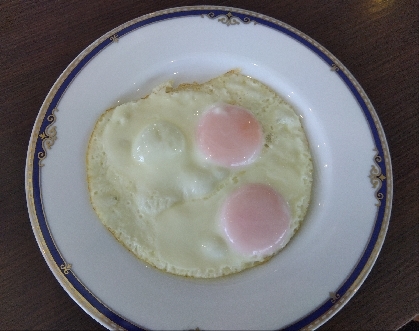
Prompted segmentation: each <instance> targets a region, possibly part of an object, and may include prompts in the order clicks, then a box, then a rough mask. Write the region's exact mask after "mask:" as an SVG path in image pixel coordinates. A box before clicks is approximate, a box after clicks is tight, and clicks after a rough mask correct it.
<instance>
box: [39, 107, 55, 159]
mask: <svg viewBox="0 0 419 331" xmlns="http://www.w3.org/2000/svg"><path fill="white" fill-rule="evenodd" d="M56 111H58V108H57V107H55V108H54V109H53V110H52V112H51V115H49V116H48V117H47V120H48V122H51V123H50V124H48V126H47V127H46V128H45V131H44V132H42V133H40V134H39V138H41V140H42V149H43V150H44V151H43V152H38V158H39V166H40V167H43V166H44V164H43V163H42V161H43V160H44V159H45V158H46V157H47V148H48V149H51V147H52V145H54V142H55V140H57V128H56V127H55V126H52V125H53V124H54V123H55V119H56V117H55V114H54V113H55V112H56Z"/></svg>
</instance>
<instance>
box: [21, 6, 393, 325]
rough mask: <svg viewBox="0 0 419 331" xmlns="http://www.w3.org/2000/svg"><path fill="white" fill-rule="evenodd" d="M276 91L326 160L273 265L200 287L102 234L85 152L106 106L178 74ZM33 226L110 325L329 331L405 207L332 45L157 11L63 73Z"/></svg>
mask: <svg viewBox="0 0 419 331" xmlns="http://www.w3.org/2000/svg"><path fill="white" fill-rule="evenodd" d="M234 68H240V69H241V70H242V73H244V74H246V75H249V76H251V77H254V78H256V79H258V80H260V81H262V82H263V83H265V84H267V85H269V86H270V87H271V88H273V89H274V90H276V91H277V92H278V93H279V94H280V95H282V96H283V97H284V98H285V99H287V100H288V101H289V102H290V103H291V104H292V105H293V106H294V108H295V109H296V111H297V113H298V114H299V115H300V116H301V121H302V123H303V126H304V128H305V130H306V133H307V136H308V140H309V144H310V148H311V152H312V155H313V161H314V167H315V172H314V186H313V194H312V201H311V205H310V208H309V211H308V214H307V217H306V219H305V221H304V224H303V226H302V227H301V229H300V230H299V232H298V233H297V235H296V236H295V237H294V238H293V240H292V241H291V242H290V243H289V245H288V246H287V247H286V248H285V249H284V250H283V251H281V252H280V253H279V254H278V255H277V256H275V257H274V258H273V259H271V260H270V261H269V262H268V263H265V264H263V265H261V266H258V267H255V268H252V269H250V270H247V271H245V272H242V273H239V274H236V275H233V276H229V277H222V278H219V279H212V280H199V279H187V278H182V277H177V276H173V275H169V274H166V273H164V272H161V271H158V270H156V269H154V268H152V267H150V266H149V265H147V264H145V263H143V262H141V261H139V260H138V259H136V258H135V257H134V255H133V254H131V253H130V252H129V251H127V250H126V249H125V248H123V246H122V245H120V244H119V243H118V242H117V241H116V240H115V239H114V237H113V236H112V235H111V234H110V233H109V232H108V231H107V230H106V229H105V227H104V226H102V224H101V222H100V221H99V219H98V218H97V216H96V214H95V213H94V211H93V209H92V207H91V205H90V202H89V194H88V190H87V182H86V166H85V155H86V148H87V142H88V139H89V136H90V133H91V131H92V129H93V126H94V124H95V122H96V120H97V118H98V117H99V116H100V114H101V113H102V112H104V111H105V110H106V109H108V108H110V107H114V106H116V105H118V104H119V103H122V102H125V101H128V100H135V99H138V98H140V97H142V96H144V95H146V94H148V93H150V92H151V89H152V88H153V87H154V86H156V85H158V84H160V83H162V82H165V81H167V80H169V79H172V80H174V81H175V83H182V82H193V81H198V82H203V81H206V80H208V79H210V78H213V77H216V76H217V75H219V74H222V73H224V72H226V71H228V70H230V69H234ZM26 190H27V201H28V209H29V214H30V218H31V222H32V227H33V230H34V233H35V237H36V239H37V241H38V244H39V247H40V249H41V251H42V253H43V255H44V257H45V260H46V262H47V263H48V265H49V267H50V268H51V270H52V272H53V273H54V275H55V276H56V278H57V279H58V281H59V282H60V283H61V285H62V286H63V287H64V289H65V290H66V291H67V292H68V294H69V295H70V296H71V297H72V298H73V299H74V300H75V301H76V302H77V303H78V304H79V305H80V306H81V307H82V308H83V309H84V310H85V311H86V312H87V313H88V314H90V315H91V316H92V317H93V318H95V319H96V320H97V321H99V322H100V323H102V324H103V325H104V326H106V327H108V328H121V327H122V328H126V329H137V328H141V327H144V328H147V329H159V330H162V329H171V330H173V329H195V328H199V329H204V330H205V329H211V330H215V329H222V330H226V329H242V330H244V329H251V330H256V329H280V328H287V327H288V328H290V329H297V328H310V329H312V328H316V327H318V326H319V325H321V324H322V323H324V322H325V321H326V320H328V319H329V318H330V317H331V316H333V315H334V314H335V313H336V312H337V311H338V310H339V309H340V308H342V306H343V305H344V304H345V303H347V302H348V300H349V299H350V298H351V297H352V295H353V294H354V293H355V292H356V291H357V289H358V288H359V286H360V285H361V283H362V282H363V281H364V279H365V278H366V277H367V274H368V273H369V271H370V270H371V268H372V265H373V264H374V262H375V260H376V258H377V256H378V254H379V251H380V248H381V246H382V244H383V241H384V237H385V233H386V230H387V227H388V222H389V217H390V210H391V201H392V174H391V163H390V156H389V151H388V147H387V143H386V140H385V136H384V132H383V129H382V127H381V124H380V122H379V120H378V118H377V115H376V113H375V111H374V109H373V107H372V105H371V103H370V101H369V100H368V98H367V96H366V95H365V93H364V91H363V90H362V88H361V87H360V85H359V84H358V83H357V82H356V80H355V79H354V77H353V76H352V75H351V74H350V73H349V72H348V70H347V69H346V68H345V67H344V66H343V65H342V64H341V63H340V62H339V61H338V60H337V59H336V58H335V57H334V56H333V55H332V54H330V53H329V52H328V51H327V50H326V49H324V48H323V47H322V46H320V45H319V44H318V43H316V42H315V41H314V40H312V39H311V38H309V37H307V36H306V35H304V34H303V33H301V32H300V31H298V30H296V29H294V28H292V27H290V26H288V25H286V24H284V23H282V22H280V21H278V20H275V19H273V18H270V17H267V16H264V15H260V14H257V13H254V12H249V11H244V10H240V9H234V8H225V7H182V8H174V9H168V10H164V11H160V12H155V13H152V14H149V15H146V16H142V17H140V18H138V19H135V20H133V21H130V22H128V23H126V24H124V25H122V26H119V27H118V28H116V29H114V30H112V31H110V32H109V33H107V34H106V35H104V36H103V37H101V38H99V39H98V40H97V41H95V42H94V43H93V44H92V45H90V46H89V47H87V48H86V49H85V50H84V51H83V52H82V53H81V54H80V55H79V56H78V57H77V58H76V59H75V60H74V61H73V62H72V63H71V64H70V65H69V66H68V68H67V69H66V70H65V71H64V72H63V73H62V75H61V76H60V77H59V79H58V80H57V82H56V83H55V84H54V86H53V88H52V89H51V91H50V92H49V94H48V96H47V97H46V99H45V102H44V104H43V105H42V107H41V110H40V112H39V115H38V117H37V119H36V122H35V125H34V129H33V132H32V136H31V140H30V143H29V149H28V155H27V165H26Z"/></svg>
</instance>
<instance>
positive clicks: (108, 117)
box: [87, 70, 313, 278]
mask: <svg viewBox="0 0 419 331" xmlns="http://www.w3.org/2000/svg"><path fill="white" fill-rule="evenodd" d="M312 170H313V165H312V161H311V154H310V150H309V145H308V142H307V139H306V136H305V133H304V130H303V128H302V125H301V123H300V120H299V117H298V115H297V114H296V113H295V111H294V110H293V108H292V107H291V106H290V105H289V104H288V103H286V102H285V101H284V100H283V99H282V98H281V97H280V96H279V95H278V94H277V93H276V92H274V91H273V90H272V89H270V88H269V87H268V86H266V85H264V84H263V83H261V82H260V81H258V80H256V79H254V78H251V77H248V76H245V75H242V74H241V73H240V72H239V71H238V70H232V71H229V72H227V73H225V74H223V75H221V76H218V77H216V78H213V79H211V80H210V81H208V82H206V83H203V84H198V83H191V84H181V85H179V86H178V87H173V84H172V82H167V83H164V84H162V85H160V86H158V87H156V88H155V89H154V90H153V91H152V93H151V94H149V95H148V96H146V97H144V98H142V99H140V100H138V101H134V102H128V103H126V104H122V105H119V106H117V107H115V108H112V109H109V110H108V111H106V112H105V113H104V114H103V115H102V116H101V117H100V118H99V119H98V121H97V123H96V125H95V127H94V130H93V133H92V135H91V138H90V141H89V145H88V150H87V179H88V188H89V193H90V200H91V204H92V206H93V208H94V210H95V212H96V213H97V215H98V217H99V219H100V221H101V222H102V223H103V224H104V225H105V226H106V227H107V228H108V229H109V231H110V232H112V234H113V235H114V236H115V238H116V239H117V240H118V241H120V242H121V243H122V244H123V245H124V246H125V247H126V248H127V249H129V250H130V251H131V252H132V253H134V254H135V255H136V256H137V257H138V258H139V259H141V260H142V261H145V262H147V263H149V264H151V265H153V266H155V267H156V268H158V269H161V270H164V271H167V272H169V273H173V274H176V275H181V276H191V277H198V278H213V277H219V276H223V275H228V274H231V273H236V272H239V271H242V270H244V269H246V268H249V267H253V266H255V265H257V264H259V263H261V262H264V261H267V260H269V259H270V258H271V257H272V256H273V255H275V254H276V253H278V251H280V250H281V249H282V248H284V247H285V245H287V243H288V242H289V240H290V239H291V237H292V236H293V235H294V234H295V233H296V231H297V229H298V228H299V226H300V224H301V222H302V220H303V219H304V216H305V214H306V211H307V208H308V205H309V201H310V194H311V186H312Z"/></svg>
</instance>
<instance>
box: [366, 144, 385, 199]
mask: <svg viewBox="0 0 419 331" xmlns="http://www.w3.org/2000/svg"><path fill="white" fill-rule="evenodd" d="M374 151H375V156H374V162H375V165H372V166H371V170H370V175H369V178H370V181H371V185H372V187H373V188H375V197H376V198H377V200H378V202H377V203H376V204H375V205H376V206H377V207H379V206H381V200H382V199H383V198H384V195H383V194H382V193H381V192H379V191H380V189H381V186H382V185H383V181H385V180H386V179H387V177H386V176H384V175H383V173H382V172H381V167H380V166H379V165H378V163H379V162H381V161H382V159H381V156H380V155H379V154H378V151H377V149H376V148H374Z"/></svg>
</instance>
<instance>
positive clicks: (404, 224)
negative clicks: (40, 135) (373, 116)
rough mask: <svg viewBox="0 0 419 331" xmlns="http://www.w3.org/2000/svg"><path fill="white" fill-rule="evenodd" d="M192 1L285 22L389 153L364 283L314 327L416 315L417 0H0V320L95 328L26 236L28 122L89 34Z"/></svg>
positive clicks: (398, 322)
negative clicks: (323, 53) (389, 191)
mask: <svg viewBox="0 0 419 331" xmlns="http://www.w3.org/2000/svg"><path fill="white" fill-rule="evenodd" d="M198 4H211V5H223V6H231V7H238V8H243V9H247V10H252V11H256V12H259V13H262V14H265V15H268V16H271V17H274V18H276V19H279V20H281V21H283V22H285V23H288V24H290V25H291V26H293V27H295V28H297V29H299V30H300V31H302V32H304V33H306V34H307V35H309V36H310V37H312V38H314V39H315V40H316V41H318V42H319V43H320V44H321V45H323V46H324V47H325V48H326V49H328V50H329V51H330V52H331V53H333V54H334V55H335V56H336V57H337V58H338V59H339V60H340V61H341V62H342V63H343V64H344V65H346V67H347V68H348V69H349V70H350V71H351V72H352V74H353V75H354V76H355V78H356V79H357V80H358V81H359V83H360V84H361V86H362V87H363V88H364V90H365V91H366V93H367V95H368V96H369V98H370V99H371V101H372V103H373V105H374V107H375V109H376V112H377V113H378V116H379V118H380V120H381V123H382V125H383V127H384V131H385V133H386V136H387V141H388V144H389V148H390V152H391V157H392V164H393V173H394V200H393V210H392V216H391V220H390V226H389V230H388V233H387V237H386V240H385V243H384V246H383V248H382V251H381V254H380V255H379V257H378V260H377V262H376V264H375V266H374V267H373V269H372V271H371V273H370V275H369V277H368V278H367V280H366V281H365V283H364V284H363V285H362V286H361V288H360V290H359V291H358V293H357V294H356V295H355V296H354V297H353V299H352V300H350V302H349V303H348V304H347V305H346V306H345V307H344V308H343V309H342V310H341V311H340V312H339V313H338V314H337V315H336V316H334V317H333V318H332V319H331V320H330V321H329V322H327V323H326V324H325V325H324V326H322V327H321V329H347V330H355V329H365V330H371V329H377V330H379V329H380V330H384V329H388V330H395V329H398V328H399V327H401V326H402V325H404V324H405V323H406V322H408V321H409V320H410V319H412V318H413V316H414V315H415V314H417V313H418V312H419V287H418V285H419V278H418V276H419V272H418V271H419V270H418V266H419V262H418V256H419V249H418V233H419V222H418V215H419V210H418V206H419V197H418V179H419V170H418V160H419V153H418V138H419V137H418V126H419V123H418V119H419V116H418V91H419V84H418V77H419V72H418V71H419V70H418V59H419V46H418V28H419V25H418V16H419V10H418V9H419V7H418V2H417V1H415V0H412V1H396V0H362V1H361V0H356V1H303V0H301V1H300V0H286V1H267V0H259V1H247V0H241V1H212V2H199V1H186V0H178V1H174V0H167V1H155V2H151V1H149V2H142V1H141V2H140V1H125V0H124V1H122V0H121V1H110V0H103V1H95V2H93V1H84V0H78V1H23V0H22V1H0V39H1V40H0V64H1V66H0V68H1V72H0V111H1V116H0V125H1V126H0V146H1V150H0V151H1V154H0V155H1V158H0V159H1V164H2V166H1V168H0V169H1V176H0V188H1V190H0V192H1V195H0V208H1V209H0V210H1V212H0V215H1V222H2V223H1V230H0V247H1V250H0V329H79V330H80V329H103V328H102V326H100V325H99V324H98V323H96V322H95V321H94V320H93V319H92V318H91V317H89V316H88V315H87V314H86V313H85V312H84V311H83V310H82V309H81V308H80V307H79V306H78V305H77V304H76V303H75V302H73V301H72V299H71V298H70V297H69V296H68V295H67V294H66V292H65V291H64V290H63V289H62V288H61V286H60V285H59V283H58V282H57V281H56V279H55V278H54V276H53V275H52V273H51V272H50V270H49V269H48V266H47V264H46V263H45V261H44V259H43V258H42V255H41V253H40V250H39V248H38V246H37V244H36V241H35V238H34V235H33V233H32V229H31V226H30V221H29V217H28V212H27V208H26V199H25V183H24V175H25V159H26V150H27V146H28V142H29V137H30V134H31V130H32V125H33V124H34V121H35V118H36V116H37V114H38V111H39V108H40V106H41V104H42V102H43V100H44V98H45V97H46V95H47V93H48V91H49V89H50V88H51V87H52V85H53V83H54V82H55V80H56V79H57V78H58V76H59V75H60V73H61V72H62V71H63V70H64V69H65V68H66V66H67V65H68V64H69V63H70V62H71V61H72V60H73V59H74V58H75V57H76V56H77V55H78V54H79V53H80V52H81V51H82V50H83V49H84V48H85V47H87V46H88V45H89V44H90V43H92V42H93V41H94V40H96V39H97V38H98V37H100V36H101V35H103V34H104V33H106V32H107V31H109V30H111V29H113V28H115V27H117V26H118V25H120V24H122V23H124V22H126V21H129V20H131V19H133V18H136V17H138V16H141V15H144V14H147V13H150V12H153V11H156V10H160V9H165V8H169V7H176V6H186V5H198Z"/></svg>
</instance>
